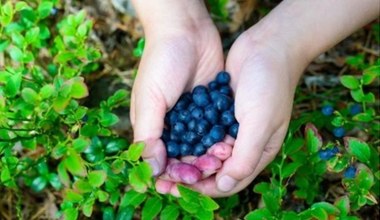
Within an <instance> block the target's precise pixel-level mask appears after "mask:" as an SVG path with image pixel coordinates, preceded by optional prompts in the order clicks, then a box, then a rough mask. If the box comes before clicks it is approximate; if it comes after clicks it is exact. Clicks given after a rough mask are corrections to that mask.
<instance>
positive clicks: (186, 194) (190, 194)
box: [177, 185, 201, 206]
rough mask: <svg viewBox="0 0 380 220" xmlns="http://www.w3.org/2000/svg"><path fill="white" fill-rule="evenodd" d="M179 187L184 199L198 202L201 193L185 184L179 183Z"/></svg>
mask: <svg viewBox="0 0 380 220" xmlns="http://www.w3.org/2000/svg"><path fill="white" fill-rule="evenodd" d="M177 188H178V191H179V193H180V195H181V198H183V200H185V201H186V202H196V203H197V204H198V200H199V197H200V196H201V195H200V193H198V192H196V191H193V190H192V189H190V188H188V187H186V186H183V185H178V186H177ZM198 206H199V204H198Z"/></svg>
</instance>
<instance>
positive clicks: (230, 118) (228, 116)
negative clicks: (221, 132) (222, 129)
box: [220, 111, 236, 126]
mask: <svg viewBox="0 0 380 220" xmlns="http://www.w3.org/2000/svg"><path fill="white" fill-rule="evenodd" d="M220 122H221V124H222V125H224V126H231V125H232V124H234V123H235V122H236V119H235V116H234V114H233V112H231V111H225V112H223V113H222V116H221V117H220Z"/></svg>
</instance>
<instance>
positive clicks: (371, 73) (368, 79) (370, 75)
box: [362, 65, 380, 85]
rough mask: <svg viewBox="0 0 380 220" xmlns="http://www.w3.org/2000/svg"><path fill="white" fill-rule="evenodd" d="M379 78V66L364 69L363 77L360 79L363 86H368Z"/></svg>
mask: <svg viewBox="0 0 380 220" xmlns="http://www.w3.org/2000/svg"><path fill="white" fill-rule="evenodd" d="M379 76H380V65H377V66H371V67H369V68H367V69H365V70H364V72H363V77H362V80H363V84H364V85H369V84H371V83H372V82H373V81H374V80H375V79H376V78H377V77H379Z"/></svg>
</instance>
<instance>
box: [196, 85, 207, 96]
mask: <svg viewBox="0 0 380 220" xmlns="http://www.w3.org/2000/svg"><path fill="white" fill-rule="evenodd" d="M207 92H208V89H207V88H206V86H202V85H200V86H196V87H195V88H194V89H193V94H200V93H207Z"/></svg>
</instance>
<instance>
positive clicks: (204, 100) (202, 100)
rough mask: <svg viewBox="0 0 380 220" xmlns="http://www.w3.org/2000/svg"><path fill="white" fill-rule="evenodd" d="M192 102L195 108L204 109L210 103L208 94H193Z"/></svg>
mask: <svg viewBox="0 0 380 220" xmlns="http://www.w3.org/2000/svg"><path fill="white" fill-rule="evenodd" d="M193 101H194V103H195V104H196V105H197V106H200V107H204V106H206V105H208V104H209V103H210V96H209V95H208V93H193Z"/></svg>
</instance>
